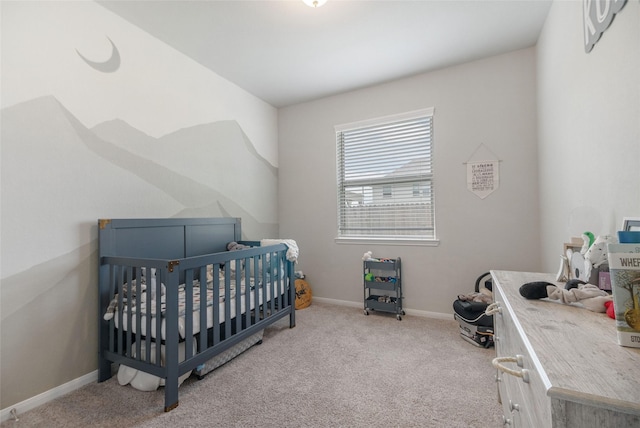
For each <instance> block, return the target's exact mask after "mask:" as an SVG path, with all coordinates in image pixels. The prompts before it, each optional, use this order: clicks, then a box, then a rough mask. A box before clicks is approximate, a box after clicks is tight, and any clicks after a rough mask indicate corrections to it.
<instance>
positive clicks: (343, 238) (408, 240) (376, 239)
mask: <svg viewBox="0 0 640 428" xmlns="http://www.w3.org/2000/svg"><path fill="white" fill-rule="evenodd" d="M434 112H435V109H434V108H433V107H430V108H424V109H420V110H414V111H409V112H405V113H400V114H394V115H389V116H384V117H378V118H373V119H367V120H362V121H358V122H351V123H346V124H342V125H336V126H335V136H336V167H337V171H336V178H337V183H336V192H337V195H336V196H337V198H336V199H337V201H338V206H337V223H336V237H335V239H334V240H335V242H336V243H339V244H360V243H361V244H397V245H421V246H436V245H439V239H438V235H437V233H436V211H435V209H436V204H435V199H432V200H431V206H430V208H431V210H432V213H433V214H432V216H433V218H432V220H433V234H432V235H433V236H424V235H420V236H415V235H414V236H412V235H406V236H401V235H394V236H389V237H384V236H373V235H361V236H360V235H340V222H341V220H342V219H341V204H342V202H341V200H342V199H343V197H344V195H343V194H342V193H343V192H342V190H341V183H342V180H343V177H342V176H341V174H343V173H344V166H343V164H342V162H343V159H342V157H341V153H340V148H341V147H340V143H339V140H338V138H339V134H340V133H341V132H345V131H353V130H357V129H361V128H367V127H371V126H378V125H384V124H390V123H394V122H402V121H408V120H412V119H417V118H422V117H427V116H430V117H431V127H432V129H431V131H433V120H434ZM433 143H434V141H433V132H432V134H431V140H430V142H429V145H430V151H431V153H430V163H431V168H432V169H433V163H434V152H433V146H434V144H433ZM433 176H434V174H433V171H432V173H431V175H430V178H429V182H430V187H431V192H432V196H433V194H435V189H434V180H433V178H434V177H433ZM416 184H417V182H415V183H414V186H415V185H416ZM423 191H424V190H422V191H421V192H423ZM413 194H414V196H415V193H413Z"/></svg>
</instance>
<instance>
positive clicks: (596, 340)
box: [491, 271, 640, 415]
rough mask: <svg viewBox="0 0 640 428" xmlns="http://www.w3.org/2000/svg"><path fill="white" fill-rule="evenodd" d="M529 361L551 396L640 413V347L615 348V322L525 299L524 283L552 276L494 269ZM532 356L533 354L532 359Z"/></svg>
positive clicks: (601, 315) (551, 302)
mask: <svg viewBox="0 0 640 428" xmlns="http://www.w3.org/2000/svg"><path fill="white" fill-rule="evenodd" d="M491 274H492V276H493V278H494V291H495V287H496V286H497V287H499V288H500V290H501V293H502V294H503V295H504V297H505V299H506V302H505V304H506V306H507V307H506V308H504V307H503V308H502V310H503V311H504V310H508V311H510V312H511V313H512V314H513V316H514V322H515V323H516V324H518V325H517V328H518V331H519V332H520V335H521V336H523V339H524V340H525V342H528V343H526V346H527V347H528V348H529V352H533V354H532V355H531V356H532V357H534V358H533V359H537V361H538V362H539V364H540V367H541V368H542V369H543V371H544V373H545V374H546V377H547V380H548V383H549V389H548V391H547V395H548V396H549V397H551V398H558V399H561V400H568V401H573V402H578V403H583V404H589V405H595V406H598V407H603V408H609V409H613V410H619V411H623V412H626V413H632V414H638V415H640V349H638V348H627V347H622V346H620V345H618V342H617V337H616V327H615V321H614V320H613V319H611V318H609V317H608V316H607V315H606V314H605V313H595V312H591V311H589V310H587V309H585V308H584V307H582V306H579V305H564V304H562V303H559V302H557V301H554V300H549V299H540V300H527V299H525V298H524V297H522V296H521V295H520V292H519V288H520V286H521V285H522V284H525V283H527V282H533V281H547V282H551V283H553V284H556V285H558V286H560V287H564V283H559V282H556V281H555V275H554V274H545V273H530V272H511V271H492V272H491ZM534 354H535V355H534Z"/></svg>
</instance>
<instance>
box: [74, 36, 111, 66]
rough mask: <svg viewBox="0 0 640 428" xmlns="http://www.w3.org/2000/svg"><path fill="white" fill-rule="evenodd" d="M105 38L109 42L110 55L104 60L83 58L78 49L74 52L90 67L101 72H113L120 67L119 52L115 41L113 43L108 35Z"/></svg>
mask: <svg viewBox="0 0 640 428" xmlns="http://www.w3.org/2000/svg"><path fill="white" fill-rule="evenodd" d="M107 39H108V40H109V42H110V43H111V57H110V58H109V59H108V60H106V61H104V62H95V61H91V60H89V59H87V58H85V57H84V56H83V55H82V54H81V53H80V52H79V51H78V49H76V52H77V53H78V55H79V56H80V58H82V60H83V61H84V62H86V63H87V64H89V66H90V67H91V68H94V69H96V70H98V71H101V72H103V73H113V72H114V71H116V70H118V68H120V52H118V48H117V47H116V45H115V43H113V41H112V40H111V39H110V38H109V37H107Z"/></svg>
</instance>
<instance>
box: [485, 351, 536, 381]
mask: <svg viewBox="0 0 640 428" xmlns="http://www.w3.org/2000/svg"><path fill="white" fill-rule="evenodd" d="M502 363H517V364H518V365H519V366H521V367H522V355H518V356H516V357H496V358H494V359H493V361H492V364H493V367H495V368H496V369H498V370H500V371H501V372H503V373H507V374H510V375H511V376H515V377H519V378H522V381H523V382H525V383H529V370H527V369H521V370H513V369H510V368H509V367H506V366H504V365H503V364H502Z"/></svg>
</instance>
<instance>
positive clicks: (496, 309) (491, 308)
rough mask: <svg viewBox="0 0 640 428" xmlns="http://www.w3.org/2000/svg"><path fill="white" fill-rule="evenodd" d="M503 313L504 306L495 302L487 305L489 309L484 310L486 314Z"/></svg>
mask: <svg viewBox="0 0 640 428" xmlns="http://www.w3.org/2000/svg"><path fill="white" fill-rule="evenodd" d="M499 313H502V308H500V304H499V303H497V302H495V303H492V304H490V305H489V306H487V309H485V310H484V314H485V315H493V314H499Z"/></svg>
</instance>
